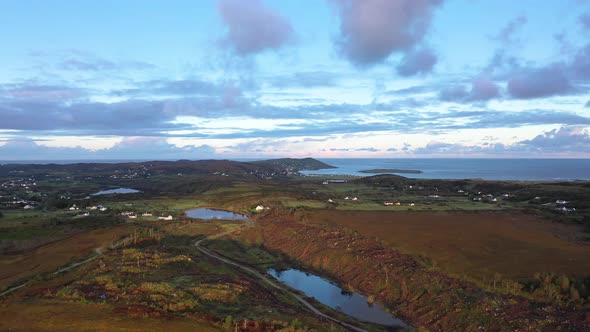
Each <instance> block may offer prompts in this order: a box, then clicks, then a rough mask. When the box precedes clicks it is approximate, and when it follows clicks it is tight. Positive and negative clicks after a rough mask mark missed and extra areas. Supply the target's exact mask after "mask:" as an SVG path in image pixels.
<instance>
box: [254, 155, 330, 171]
mask: <svg viewBox="0 0 590 332" xmlns="http://www.w3.org/2000/svg"><path fill="white" fill-rule="evenodd" d="M251 163H252V164H256V165H265V166H271V167H279V168H290V169H291V170H292V171H295V172H298V171H304V170H307V171H315V170H318V169H326V168H336V167H334V166H332V165H328V164H326V163H323V162H321V161H319V160H317V159H313V158H303V159H295V158H280V159H269V160H259V161H253V162H251Z"/></svg>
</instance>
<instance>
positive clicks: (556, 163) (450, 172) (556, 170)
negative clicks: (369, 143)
mask: <svg viewBox="0 0 590 332" xmlns="http://www.w3.org/2000/svg"><path fill="white" fill-rule="evenodd" d="M318 160H320V161H322V162H324V163H326V164H329V165H332V166H335V167H337V168H330V169H322V170H317V171H303V172H301V173H303V174H307V175H309V174H321V175H340V174H345V175H359V176H367V175H375V174H366V173H361V172H359V171H362V170H370V169H402V170H420V171H422V173H420V174H407V173H406V174H399V175H401V176H404V177H408V178H419V179H484V180H515V181H574V180H590V159H456V158H455V159H440V158H436V159H422V158H421V159H322V158H318Z"/></svg>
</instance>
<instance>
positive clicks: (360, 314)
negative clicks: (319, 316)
mask: <svg viewBox="0 0 590 332" xmlns="http://www.w3.org/2000/svg"><path fill="white" fill-rule="evenodd" d="M268 273H270V275H272V276H273V277H274V278H276V279H278V280H280V281H282V282H283V283H285V284H286V285H288V286H289V287H291V288H294V289H297V290H299V291H302V292H303V293H305V295H307V296H311V297H314V298H315V299H316V300H318V301H319V302H321V303H322V304H324V305H327V306H328V307H330V308H332V309H335V310H338V311H340V312H342V313H345V314H347V315H349V316H351V317H354V318H356V319H358V320H360V321H365V322H370V323H375V324H380V325H384V326H397V327H407V326H408V325H407V324H406V323H404V322H403V321H401V320H399V319H397V318H395V317H394V316H393V315H392V314H391V313H390V312H387V311H386V310H385V308H384V307H383V306H382V305H380V304H378V303H373V304H369V303H368V302H367V297H366V296H363V295H360V294H358V293H348V292H346V291H344V290H343V289H342V288H340V287H338V286H337V285H335V284H333V283H331V282H329V281H327V280H326V279H323V278H321V277H319V276H316V275H313V274H309V273H306V272H303V271H299V270H296V269H289V270H285V271H276V270H274V269H270V270H268Z"/></svg>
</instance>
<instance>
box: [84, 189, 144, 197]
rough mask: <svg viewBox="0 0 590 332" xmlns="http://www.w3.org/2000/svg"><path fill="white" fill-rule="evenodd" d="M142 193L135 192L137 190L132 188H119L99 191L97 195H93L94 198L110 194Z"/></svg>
mask: <svg viewBox="0 0 590 332" xmlns="http://www.w3.org/2000/svg"><path fill="white" fill-rule="evenodd" d="M140 192H141V191H139V190H135V189H131V188H117V189H111V190H102V191H99V192H97V193H94V194H92V195H93V196H96V195H110V194H135V193H140Z"/></svg>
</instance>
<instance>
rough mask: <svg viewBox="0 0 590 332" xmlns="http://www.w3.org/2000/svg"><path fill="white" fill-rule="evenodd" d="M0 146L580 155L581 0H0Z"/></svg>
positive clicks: (12, 152) (585, 66)
mask: <svg viewBox="0 0 590 332" xmlns="http://www.w3.org/2000/svg"><path fill="white" fill-rule="evenodd" d="M0 26H1V27H2V31H3V32H4V33H2V34H0V43H1V44H2V52H0V160H10V159H14V160H22V159H101V158H105V159H118V158H122V159H133V158H137V159H175V158H192V159H200V158H236V157H275V156H293V157H304V156H314V157H379V158H384V157H392V158H420V157H502V158H512V157H514V158H520V157H560V158H576V157H579V158H588V157H590V134H589V129H590V93H589V90H590V1H587V0H563V1H557V0H555V1H552V0H551V1H528V0H522V1H504V0H494V1H484V0H297V1H295V0H292V1H286V0H281V1H279V0H249V1H240V0H215V1H214V0H211V1H205V0H203V1H166V2H164V1H139V0H137V1H132V0H128V1H114V0H112V1H100V2H96V1H40V0H39V1H27V0H19V1H10V0H7V1H2V2H0Z"/></svg>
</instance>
